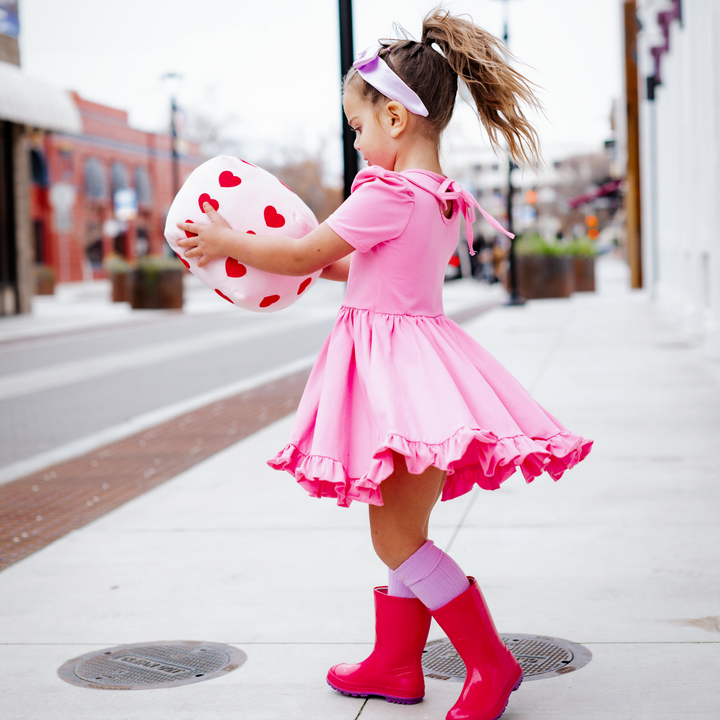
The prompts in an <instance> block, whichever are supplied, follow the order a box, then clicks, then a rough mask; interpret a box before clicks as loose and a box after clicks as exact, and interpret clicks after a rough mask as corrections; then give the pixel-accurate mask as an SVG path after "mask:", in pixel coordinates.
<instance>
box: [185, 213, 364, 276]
mask: <svg viewBox="0 0 720 720" xmlns="http://www.w3.org/2000/svg"><path fill="white" fill-rule="evenodd" d="M203 209H204V210H205V213H206V215H207V216H208V219H209V220H210V224H209V225H208V224H203V225H201V224H199V223H178V227H179V228H180V229H181V230H184V231H186V232H187V233H192V234H193V235H192V237H188V238H187V239H185V238H183V239H182V240H180V241H179V242H178V245H179V246H180V247H182V248H186V249H185V252H184V253H183V254H184V255H185V257H186V258H198V267H204V266H205V265H207V263H208V262H210V261H211V260H214V259H216V258H223V257H231V258H234V259H235V260H237V261H238V262H241V263H245V264H247V265H250V266H251V267H254V268H257V269H258V270H264V271H265V272H269V273H273V274H275V275H291V276H297V277H299V276H301V275H310V274H312V273H314V272H317V271H318V270H323V269H325V268H328V266H330V265H333V264H334V263H337V262H338V260H341V259H342V258H344V257H346V256H347V255H349V254H350V253H351V252H352V251H353V250H354V249H355V248H354V247H353V246H352V245H350V244H349V243H346V242H345V241H344V240H343V239H342V238H341V237H340V236H339V235H338V234H337V233H335V232H334V231H333V230H331V229H330V228H329V227H328V226H327V225H326V224H325V223H322V224H321V225H318V227H316V228H315V229H314V230H313V231H312V232H310V233H308V234H307V235H305V237H302V238H291V237H284V236H279V235H253V234H251V233H244V232H240V231H238V230H233V229H232V228H231V227H230V226H229V225H228V224H227V223H226V222H225V220H224V219H223V218H222V216H221V215H220V214H219V213H218V212H216V211H215V209H214V208H213V207H212V206H211V205H210V204H209V203H205V205H204V207H203ZM340 272H342V265H340V266H338V268H334V269H333V268H328V275H329V276H333V277H331V279H335V277H334V276H335V275H336V273H340ZM337 279H341V278H340V277H338V278H337ZM345 279H347V278H345Z"/></svg>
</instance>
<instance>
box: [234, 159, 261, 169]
mask: <svg viewBox="0 0 720 720" xmlns="http://www.w3.org/2000/svg"><path fill="white" fill-rule="evenodd" d="M238 160H239V161H240V162H244V163H245V164H246V165H249V166H250V167H257V166H256V165H253V164H252V163H250V162H248V161H247V160H243V159H242V158H238Z"/></svg>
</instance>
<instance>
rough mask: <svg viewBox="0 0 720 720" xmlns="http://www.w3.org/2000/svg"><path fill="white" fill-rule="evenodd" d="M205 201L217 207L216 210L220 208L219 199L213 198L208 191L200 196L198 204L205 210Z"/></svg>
mask: <svg viewBox="0 0 720 720" xmlns="http://www.w3.org/2000/svg"><path fill="white" fill-rule="evenodd" d="M203 203H210V204H211V205H212V206H213V207H214V208H215V212H217V211H218V210H219V209H220V203H219V202H218V201H217V200H213V199H212V198H211V197H210V196H209V195H208V194H207V193H203V194H202V195H201V196H200V197H199V198H198V205H199V206H200V209H201V210H202V211H203V212H205V211H204V210H203Z"/></svg>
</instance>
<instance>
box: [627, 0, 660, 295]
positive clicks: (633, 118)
mask: <svg viewBox="0 0 720 720" xmlns="http://www.w3.org/2000/svg"><path fill="white" fill-rule="evenodd" d="M623 11H624V21H625V22H624V24H625V99H626V103H627V104H626V113H627V115H626V117H627V169H626V171H625V178H626V182H627V190H626V192H625V223H626V230H627V254H628V265H629V266H630V287H633V288H641V287H642V286H643V275H642V223H641V217H642V215H641V205H640V197H641V196H640V107H639V106H640V100H639V95H638V90H639V88H638V64H637V36H638V21H637V14H636V13H637V8H636V3H635V0H626V2H625V4H624V7H623ZM654 89H655V88H654V86H653V88H652V90H653V91H654ZM653 96H654V92H653Z"/></svg>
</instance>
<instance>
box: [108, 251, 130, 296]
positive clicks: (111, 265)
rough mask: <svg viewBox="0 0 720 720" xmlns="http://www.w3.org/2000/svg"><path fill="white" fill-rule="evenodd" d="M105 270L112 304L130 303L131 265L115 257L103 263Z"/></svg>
mask: <svg viewBox="0 0 720 720" xmlns="http://www.w3.org/2000/svg"><path fill="white" fill-rule="evenodd" d="M104 264H105V269H106V270H107V271H108V273H109V274H110V283H111V287H112V301H113V302H130V300H131V299H132V269H133V268H132V265H130V263H129V262H128V261H127V260H125V259H124V258H121V257H119V256H117V255H113V256H112V257H110V258H108V259H107V260H106V261H105V263H104Z"/></svg>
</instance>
